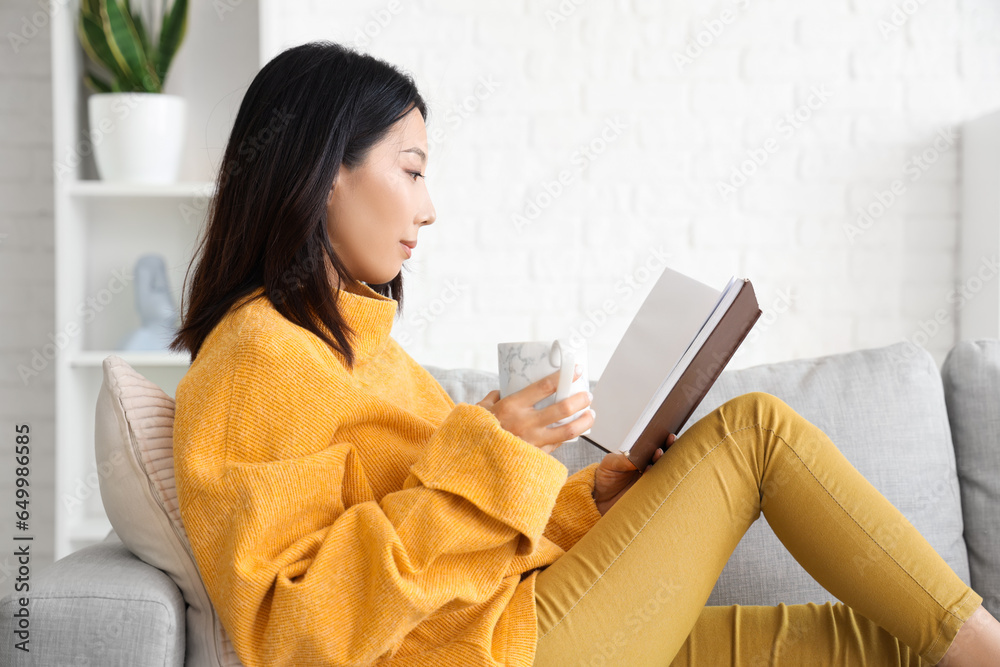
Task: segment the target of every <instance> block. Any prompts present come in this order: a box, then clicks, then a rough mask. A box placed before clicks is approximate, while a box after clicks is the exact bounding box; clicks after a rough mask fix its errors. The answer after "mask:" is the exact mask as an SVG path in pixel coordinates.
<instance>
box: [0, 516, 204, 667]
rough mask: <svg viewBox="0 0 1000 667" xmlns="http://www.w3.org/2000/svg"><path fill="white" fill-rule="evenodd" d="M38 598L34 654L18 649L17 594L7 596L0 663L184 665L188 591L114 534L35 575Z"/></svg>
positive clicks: (32, 610)
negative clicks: (142, 558) (185, 610)
mask: <svg viewBox="0 0 1000 667" xmlns="http://www.w3.org/2000/svg"><path fill="white" fill-rule="evenodd" d="M30 598H31V603H30V606H29V607H28V609H29V614H30V616H29V618H30V635H29V638H30V644H28V648H30V651H29V652H24V651H20V650H18V649H16V648H14V643H15V642H16V641H18V639H17V638H16V636H15V635H14V631H15V629H16V627H15V626H16V619H15V618H14V613H15V612H17V611H18V609H19V606H18V602H17V597H16V595H14V594H12V595H9V596H7V597H5V598H4V599H3V601H2V602H0V636H2V637H3V646H0V664H3V665H11V666H12V667H14V666H16V667H28V666H29V665H39V666H43V665H44V666H48V665H81V664H95V665H96V664H101V665H131V666H132V667H152V666H154V665H155V666H156V667H165V666H168V665H169V666H172V667H180V666H181V665H183V664H184V600H183V598H182V597H181V593H180V591H179V590H178V588H177V586H175V585H174V583H173V582H172V581H171V580H170V578H169V577H167V575H166V574H164V573H163V572H161V571H159V570H157V569H154V568H151V567H149V566H148V565H146V564H145V563H143V562H141V561H140V560H139V559H137V558H136V557H135V556H133V555H132V554H131V553H129V551H128V549H126V548H125V547H124V546H123V545H122V543H121V542H120V541H119V540H118V538H117V537H116V536H115V535H114V533H112V534H111V535H110V536H109V537H108V538H107V539H105V541H103V542H100V543H98V544H94V545H91V546H88V547H85V548H83V549H80V550H78V551H74V552H73V553H71V554H70V555H68V556H66V557H65V558H62V559H60V560H58V561H57V562H56V563H55V564H53V565H52V566H51V567H48V568H46V569H45V570H43V571H42V572H40V573H39V574H38V575H35V574H34V573H32V577H31V596H30ZM84 647H89V650H86V649H85V648H84ZM81 657H83V658H86V659H87V662H81V661H80V660H81Z"/></svg>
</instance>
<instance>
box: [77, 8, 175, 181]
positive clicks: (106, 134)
mask: <svg viewBox="0 0 1000 667" xmlns="http://www.w3.org/2000/svg"><path fill="white" fill-rule="evenodd" d="M161 2H162V5H163V10H162V11H163V14H162V16H161V17H159V19H160V20H159V26H158V28H159V30H158V32H157V33H156V34H155V35H154V28H155V27H156V26H154V25H153V21H152V20H150V21H149V22H148V25H147V22H146V21H144V20H143V13H142V12H140V11H133V9H132V6H131V4H130V2H129V0H124V1H122V2H119V1H118V0H80V16H79V21H78V22H77V26H76V27H77V34H78V36H79V39H80V43H81V44H82V45H83V49H84V51H85V52H86V53H87V56H89V60H90V62H91V63H93V64H95V65H98V66H99V67H100V68H101V69H103V70H104V71H105V72H106V73H107V75H108V76H109V79H110V80H106V79H105V78H103V77H99V76H97V75H95V74H94V73H92V72H89V71H86V68H85V72H84V82H85V83H86V85H87V87H89V88H90V89H91V90H92V91H94V94H92V95H91V96H90V98H89V99H88V100H87V111H88V112H89V116H90V122H89V125H90V139H91V144H92V146H93V151H94V160H95V162H96V163H97V170H98V172H99V174H100V176H101V179H102V180H105V181H125V182H131V183H170V182H173V181H175V180H176V179H177V172H178V170H179V168H180V160H181V153H182V149H183V146H184V133H185V125H186V118H187V104H186V101H185V100H184V99H183V98H182V97H179V96H177V95H168V94H165V93H164V92H163V83H164V81H165V80H166V78H167V72H168V70H169V69H170V64H171V62H173V59H174V55H175V54H176V53H177V50H178V48H179V47H180V45H181V42H182V41H183V40H184V35H185V33H186V32H187V10H188V3H187V0H173V2H171V1H170V0H161ZM157 4H160V3H157ZM145 14H146V16H147V17H151V16H152V12H151V11H147V12H145Z"/></svg>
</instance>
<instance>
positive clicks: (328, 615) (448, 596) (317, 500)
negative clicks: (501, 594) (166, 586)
mask: <svg viewBox="0 0 1000 667" xmlns="http://www.w3.org/2000/svg"><path fill="white" fill-rule="evenodd" d="M253 354H254V355H256V356H255V361H254V363H253V365H243V366H238V369H237V371H236V374H235V376H234V381H233V389H232V392H231V396H232V398H231V400H230V401H229V402H228V409H227V410H226V413H225V414H224V415H223V416H222V417H221V419H222V420H223V421H224V422H225V423H227V434H226V446H225V461H224V463H223V465H222V466H221V468H220V474H218V475H216V476H214V477H213V476H212V475H210V474H205V472H204V471H205V470H206V469H208V468H210V467H211V466H207V467H205V466H203V467H199V466H198V464H197V463H189V464H187V465H186V467H187V468H188V471H187V472H186V474H181V471H183V470H184V469H185V467H183V466H182V468H181V471H179V472H178V490H179V494H180V500H181V503H180V504H181V513H182V519H183V522H184V525H185V527H186V529H187V531H188V535H189V539H190V542H191V545H192V549H193V551H194V554H195V557H196V561H197V564H198V567H199V570H200V572H201V574H202V578H203V580H204V582H205V585H206V588H207V590H208V592H209V595H210V597H211V599H212V602H213V604H214V605H215V608H216V610H217V611H218V613H219V616H220V618H221V619H222V621H223V625H224V626H225V628H226V630H227V632H228V633H229V634H230V637H231V638H232V640H233V643H234V645H235V646H236V648H237V650H238V653H239V655H240V658H241V659H242V660H243V661H244V662H245V664H247V665H248V667H250V666H251V665H256V664H267V665H285V664H289V665H293V664H338V665H363V664H365V665H366V664H370V663H373V662H375V661H377V660H378V659H379V658H381V657H386V656H388V655H391V654H392V653H393V652H394V651H395V650H396V649H397V648H398V647H399V645H400V644H401V643H402V641H403V639H404V637H405V636H406V635H407V634H408V633H409V632H410V631H411V630H413V629H414V628H415V627H416V626H417V625H418V624H419V623H420V622H421V621H423V620H424V619H426V618H428V617H429V616H430V615H432V614H434V612H435V611H437V610H439V609H441V608H442V607H447V608H448V609H449V610H456V609H461V608H464V607H469V606H472V605H476V604H481V603H484V602H486V601H488V600H490V599H491V598H492V597H493V596H494V595H495V594H496V591H497V589H498V587H499V586H500V585H501V583H502V580H503V575H504V573H505V572H506V571H507V570H508V567H509V565H510V562H511V560H512V559H513V558H515V556H517V555H523V554H527V553H530V552H531V551H532V550H534V548H535V545H536V544H537V543H538V541H539V540H540V539H541V535H542V534H543V531H544V529H545V526H546V523H547V521H548V518H549V515H550V514H551V512H552V509H553V506H554V504H555V503H556V499H557V497H558V496H559V494H560V489H561V488H562V487H563V485H564V483H565V481H566V474H567V471H566V467H565V466H564V465H563V464H562V463H560V462H559V461H558V460H557V459H555V458H554V457H552V456H549V455H548V454H546V453H544V452H543V451H541V450H539V449H538V448H536V447H533V446H532V445H530V444H529V443H527V442H525V441H524V440H521V439H520V438H518V437H516V436H514V435H512V434H510V433H509V432H507V431H505V430H504V429H502V428H501V426H500V424H499V422H498V421H497V420H496V418H495V417H494V416H493V415H492V413H490V412H489V411H488V410H486V409H485V408H483V407H481V406H477V405H470V404H467V403H459V404H457V405H455V406H454V408H453V409H452V410H451V412H450V413H449V414H448V415H447V416H446V418H445V419H444V420H443V421H442V422H441V423H440V425H439V426H438V427H437V428H436V429H435V430H433V432H432V434H431V437H430V438H429V440H428V441H427V442H426V444H425V446H423V447H422V454H421V456H420V457H419V458H418V459H417V460H416V462H415V463H414V464H413V465H412V466H411V467H410V469H409V472H408V474H407V475H406V477H405V480H404V483H403V485H402V488H401V489H399V490H397V491H394V492H390V493H386V494H385V495H383V496H382V497H381V498H375V497H374V496H373V495H372V491H371V489H370V486H369V484H368V483H367V482H366V478H365V466H364V462H363V458H365V457H368V456H371V455H372V454H371V452H372V451H379V455H382V456H392V455H393V454H392V449H391V447H390V446H388V445H386V446H384V448H383V449H381V450H373V449H372V443H367V446H366V447H365V449H364V451H362V449H361V448H360V447H359V443H358V442H356V441H353V440H352V438H351V437H350V434H351V433H352V427H353V426H355V425H357V424H358V423H363V422H365V421H366V420H371V419H378V417H377V416H376V415H375V414H373V411H376V412H377V410H378V409H379V408H378V407H377V406H375V404H373V403H370V402H366V400H363V399H360V398H358V399H357V400H354V399H350V398H345V396H348V397H349V396H350V394H349V392H350V391H352V390H351V389H350V388H349V387H339V386H338V385H337V377H336V376H335V375H333V374H327V375H324V374H323V373H322V372H321V368H320V367H318V366H317V364H316V361H315V359H311V358H309V352H308V350H305V351H301V350H296V349H293V348H291V347H289V346H284V347H279V348H277V349H276V348H275V347H274V346H273V344H269V345H265V346H258V347H257V348H256V349H254V350H253ZM237 363H238V364H239V363H240V362H237ZM292 387H294V388H295V389H291V388H292ZM178 397H179V398H180V391H179V392H178ZM338 401H339V402H345V401H346V403H344V404H343V405H341V404H340V403H338ZM191 414H192V418H191V421H192V422H198V421H199V419H200V420H204V419H207V418H208V416H207V415H201V417H200V418H199V416H197V412H196V411H195V412H193V413H191ZM391 418H392V415H390V416H389V419H390V420H391ZM201 423H206V422H205V421H201ZM331 423H332V425H331ZM331 432H332V437H328V436H330V433H331ZM366 432H367V431H366ZM197 459H198V457H197V456H196V457H195V461H197Z"/></svg>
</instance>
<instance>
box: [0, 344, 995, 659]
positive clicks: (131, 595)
mask: <svg viewBox="0 0 1000 667" xmlns="http://www.w3.org/2000/svg"><path fill="white" fill-rule="evenodd" d="M427 368H428V370H429V371H430V372H431V373H432V374H433V375H434V376H435V377H436V378H437V379H438V380H439V381H440V382H441V384H442V385H443V386H444V388H445V389H446V390H447V391H448V393H449V394H450V395H451V396H452V398H453V399H454V400H455V401H456V402H467V403H475V402H477V401H479V400H480V399H482V398H483V397H484V396H485V395H486V394H487V393H488V392H489V391H490V390H491V389H493V388H494V387H495V385H496V375H495V374H493V373H486V372H482V371H474V370H467V369H444V368H437V367H432V366H428V367H427ZM749 391H765V392H769V393H772V394H774V395H776V396H778V397H780V398H782V399H783V400H784V401H786V402H787V403H788V404H789V405H791V406H792V407H793V408H795V409H796V410H797V411H798V412H799V413H801V414H802V415H804V416H805V417H806V418H807V419H809V420H810V421H812V422H813V423H815V424H816V425H818V426H819V427H821V428H822V429H823V430H824V431H825V432H826V433H827V434H828V435H829V436H830V437H831V438H832V440H833V441H834V442H835V443H837V445H838V447H839V448H840V449H841V451H842V452H843V453H844V454H845V455H846V456H847V458H848V459H849V460H850V461H851V463H853V464H854V466H855V467H856V468H857V469H858V470H859V471H861V473H862V474H863V475H865V477H867V478H868V479H869V480H870V481H871V482H872V484H874V485H875V487H876V488H878V489H879V491H881V492H882V493H883V494H884V495H885V496H886V497H887V498H888V499H889V500H890V501H891V502H892V503H893V504H895V505H896V507H898V508H899V509H900V511H902V513H903V514H904V515H905V516H906V517H907V518H908V519H909V520H910V521H911V523H913V524H914V525H915V526H916V527H917V529H918V530H920V531H921V533H922V534H923V535H924V536H925V537H926V538H927V539H928V541H929V542H930V543H931V544H932V545H933V546H934V548H935V549H937V551H938V552H939V553H940V554H941V555H942V556H943V557H944V559H945V560H946V561H947V562H948V563H949V564H950V565H951V567H952V568H953V569H954V570H955V571H956V572H957V573H958V575H959V576H960V577H961V578H962V579H963V580H965V581H966V582H967V583H970V584H971V585H972V586H973V588H974V589H976V591H977V592H979V593H980V594H981V595H983V597H984V600H985V606H986V607H987V608H988V609H989V610H990V612H991V613H993V615H994V616H998V617H1000V340H992V339H990V340H980V341H974V342H973V341H964V342H961V343H959V344H957V345H956V346H955V347H954V348H953V349H952V350H951V351H950V352H949V354H948V356H947V359H946V360H945V362H944V364H943V367H942V368H941V370H940V371H939V369H938V368H937V365H936V364H935V362H934V360H933V358H932V357H931V356H930V354H929V353H927V352H926V351H924V350H923V349H920V348H913V347H911V346H909V345H908V344H906V343H897V344H894V345H889V346H887V347H883V348H877V349H871V350H859V351H855V352H849V353H844V354H835V355H828V356H823V357H818V358H814V359H800V360H794V361H787V362H781V363H774V364H766V365H760V366H755V367H752V368H747V369H742V370H734V371H725V372H724V373H723V374H722V376H721V377H720V379H719V380H718V382H717V383H716V384H715V385H714V386H713V387H712V388H711V390H710V391H709V393H708V395H707V396H706V397H705V399H704V401H703V402H702V404H701V406H700V407H699V409H698V410H697V411H696V412H695V414H694V415H692V417H691V419H690V420H689V422H688V426H690V424H693V423H694V422H695V421H697V420H698V419H699V418H701V417H702V416H703V415H705V414H706V413H707V412H709V411H710V410H711V409H713V408H714V407H716V406H718V405H719V404H721V403H723V402H724V401H726V400H728V399H729V398H732V397H734V396H737V395H740V394H743V393H746V392H749ZM554 456H556V457H557V458H559V459H560V460H561V461H562V462H563V463H565V464H566V466H567V468H568V469H569V471H570V472H571V473H572V472H574V471H576V470H578V469H579V468H581V467H583V466H584V465H587V464H588V463H591V462H593V461H597V460H600V458H601V457H602V456H603V453H602V452H600V451H597V450H596V449H594V448H593V447H591V446H590V445H588V444H586V443H584V442H571V443H567V444H565V445H563V446H562V447H560V448H559V449H557V450H556V451H555V452H554ZM859 565H862V564H855V566H859ZM870 576H872V577H877V576H878V573H877V572H871V573H870ZM32 584H33V586H32V595H31V607H30V618H31V647H32V650H31V652H30V653H23V652H21V651H16V650H14V648H13V645H14V639H13V637H14V632H15V630H16V627H15V619H14V618H13V611H14V609H15V604H16V601H15V600H14V599H13V598H12V597H11V596H9V597H7V598H4V599H3V600H2V602H0V635H2V637H3V639H2V643H0V658H2V660H0V663H2V664H4V665H8V664H10V665H62V664H66V665H78V664H89V665H133V666H135V665H159V666H162V665H183V664H185V599H184V597H183V596H182V594H181V593H180V591H179V589H178V587H177V586H176V585H175V584H174V583H173V581H172V580H171V578H170V577H168V576H167V575H166V574H164V573H163V572H161V571H160V570H158V569H156V568H154V567H152V566H150V565H147V564H146V563H144V562H142V561H141V560H139V559H138V558H136V557H135V556H133V555H132V554H131V553H130V552H129V550H128V549H127V548H125V547H124V546H123V545H122V543H121V542H120V541H119V540H118V539H117V538H116V536H115V535H114V533H112V534H110V535H109V536H108V538H107V539H105V540H104V542H102V543H100V544H97V545H94V546H90V547H87V548H85V549H81V550H80V551H77V552H75V553H73V554H71V555H70V556H67V557H66V558H63V559H62V560H60V561H58V562H57V563H55V564H54V565H53V566H52V567H50V568H49V569H48V570H46V571H45V572H44V573H43V574H41V575H40V576H38V577H36V578H34V579H33V582H32ZM826 601H834V602H835V601H836V598H834V597H833V596H831V595H830V594H829V593H828V592H827V591H825V590H824V589H823V588H821V587H820V586H819V585H818V584H816V582H815V581H813V579H812V578H811V577H810V576H809V574H808V573H806V572H805V571H804V570H803V569H802V568H801V567H800V566H799V564H798V563H797V562H796V561H795V560H794V559H793V558H792V557H791V556H790V555H789V554H788V552H787V551H786V550H785V549H784V547H783V546H782V545H781V543H780V542H779V541H778V540H777V538H776V537H775V536H774V534H773V533H772V532H771V530H770V529H769V527H768V525H767V522H766V519H764V518H763V516H762V518H761V520H759V521H757V522H756V523H755V524H754V525H753V526H752V527H751V529H750V530H749V531H748V532H747V534H746V535H745V536H744V538H743V540H742V541H741V542H740V544H739V546H738V547H737V549H736V551H735V552H734V554H733V556H732V558H731V559H730V560H729V562H728V564H727V566H726V568H725V570H724V571H723V573H722V575H721V577H720V578H719V580H718V583H717V584H716V586H715V589H714V590H713V592H712V595H711V597H710V598H709V600H708V604H711V605H728V604H757V605H760V604H764V605H776V604H778V603H780V602H784V603H786V604H793V603H803V602H817V603H823V602H826ZM188 664H191V661H189V662H188Z"/></svg>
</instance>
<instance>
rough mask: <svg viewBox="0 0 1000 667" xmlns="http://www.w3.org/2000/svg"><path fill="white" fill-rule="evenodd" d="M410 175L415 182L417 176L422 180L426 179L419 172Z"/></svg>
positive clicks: (412, 172)
mask: <svg viewBox="0 0 1000 667" xmlns="http://www.w3.org/2000/svg"><path fill="white" fill-rule="evenodd" d="M408 173H409V174H410V176H413V180H414V181H416V180H417V176H419V177H420V178H423V177H424V175H423V174H421V173H420V172H419V171H411V172H408Z"/></svg>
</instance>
